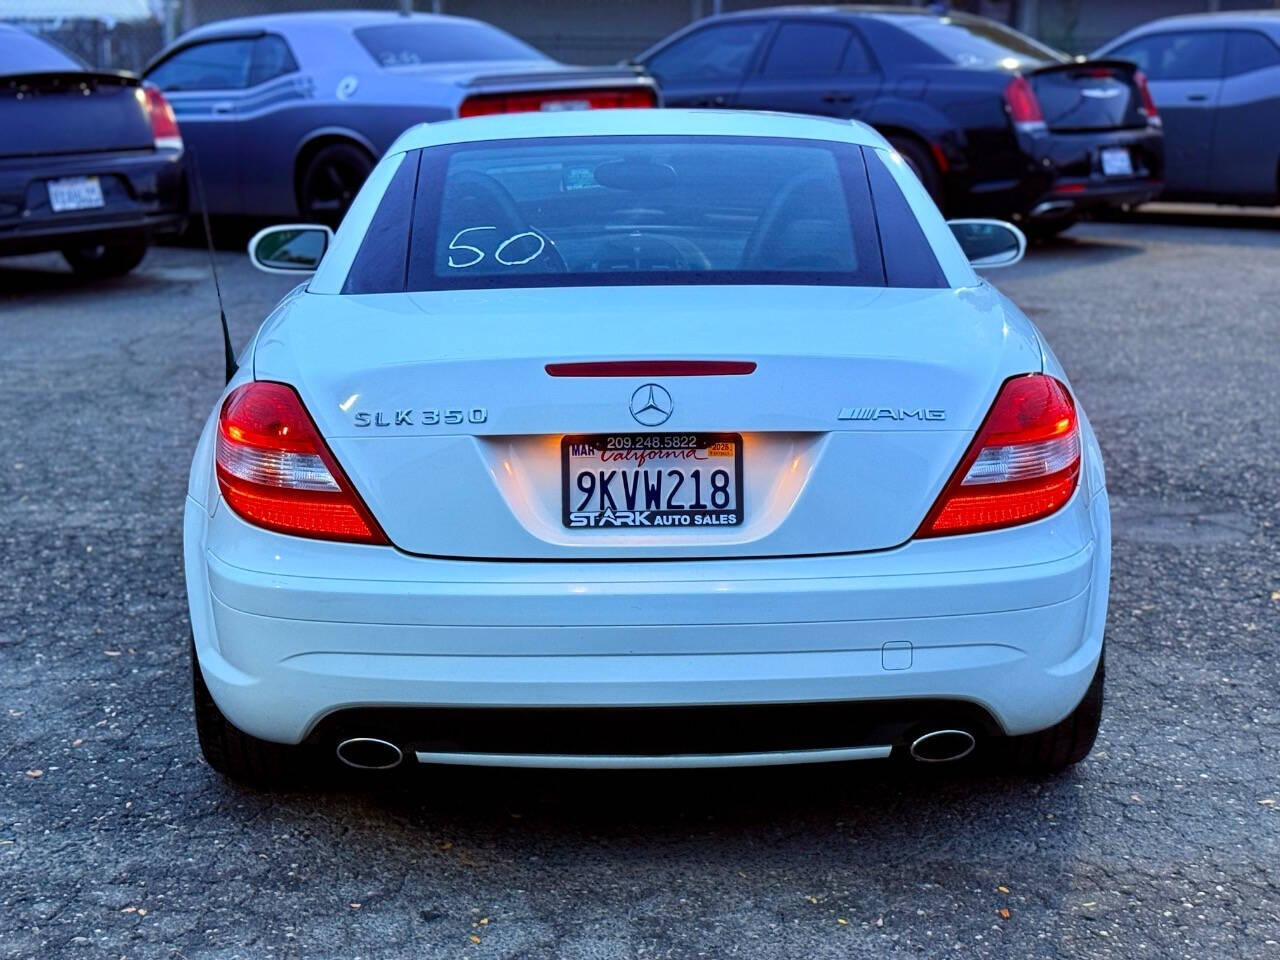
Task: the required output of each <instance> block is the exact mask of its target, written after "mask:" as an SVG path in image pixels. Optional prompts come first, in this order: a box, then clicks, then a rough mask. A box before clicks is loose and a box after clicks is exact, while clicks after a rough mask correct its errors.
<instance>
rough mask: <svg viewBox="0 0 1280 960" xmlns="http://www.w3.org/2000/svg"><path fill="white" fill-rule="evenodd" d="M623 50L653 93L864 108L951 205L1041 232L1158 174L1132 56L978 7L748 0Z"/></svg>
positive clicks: (701, 100) (1115, 201) (1131, 199)
mask: <svg viewBox="0 0 1280 960" xmlns="http://www.w3.org/2000/svg"><path fill="white" fill-rule="evenodd" d="M638 62H639V63H641V64H643V65H644V66H645V67H646V68H647V69H648V71H649V72H650V73H652V74H653V75H654V77H655V78H656V79H657V80H658V81H659V83H660V84H661V86H662V91H663V99H664V101H665V103H666V104H667V105H668V106H673V107H679V106H686V107H690V106H692V107H724V108H734V109H745V110H785V111H789V112H793V113H812V114H820V115H824V116H831V117H836V118H841V119H849V118H853V119H857V120H862V121H865V122H866V123H869V124H871V125H872V126H874V127H876V128H877V129H878V130H879V131H880V132H881V133H883V134H884V136H885V137H886V138H887V139H888V140H889V142H890V143H892V144H893V145H894V147H895V148H897V150H898V152H899V153H900V154H901V155H902V157H903V159H904V160H906V162H907V163H908V164H910V165H911V167H912V168H913V169H914V170H915V172H916V174H917V175H918V176H919V177H920V180H921V181H922V182H923V183H924V185H925V186H926V187H927V188H928V190H929V192H930V193H931V194H932V195H933V197H934V199H935V200H937V201H938V204H939V206H941V207H942V208H943V209H945V210H946V211H947V213H948V214H949V215H953V216H995V217H1003V218H1013V219H1016V220H1018V221H1020V222H1021V223H1022V225H1023V226H1024V227H1025V228H1026V229H1027V230H1028V232H1031V233H1033V234H1035V233H1038V234H1041V235H1045V234H1052V233H1056V232H1058V231H1060V230H1062V229H1065V228H1066V227H1068V226H1070V225H1071V224H1072V223H1074V222H1075V220H1076V218H1077V217H1078V216H1079V215H1080V214H1081V213H1084V212H1087V211H1088V210H1090V209H1092V208H1095V207H1099V206H1110V205H1117V206H1118V205H1126V204H1136V203H1141V202H1143V201H1145V200H1149V199H1151V198H1152V197H1153V196H1155V195H1156V194H1157V193H1158V192H1159V191H1160V189H1161V186H1162V183H1161V181H1162V178H1163V166H1164V149H1163V140H1162V135H1161V130H1160V120H1159V117H1158V116H1157V113H1156V109H1155V106H1154V104H1153V103H1152V101H1151V97H1150V95H1149V93H1148V92H1147V88H1146V83H1145V81H1144V80H1143V78H1142V75H1141V74H1140V73H1138V72H1137V71H1136V69H1135V68H1134V66H1133V65H1132V64H1130V63H1124V62H1119V61H1114V60H1093V61H1087V62H1085V61H1078V60H1073V59H1071V58H1070V57H1067V56H1066V55H1065V54H1062V53H1059V52H1058V51H1056V50H1053V49H1052V48H1050V47H1047V46H1044V45H1043V44H1041V43H1038V42H1037V41H1035V40H1033V39H1031V38H1030V37H1027V36H1024V35H1023V34H1020V33H1018V32H1017V31H1015V30H1011V29H1009V28H1008V27H1005V26H1003V25H1001V24H999V23H996V22H995V21H992V20H987V19H985V18H982V17H975V16H969V15H966V14H960V13H947V14H939V13H934V12H931V11H928V10H923V9H921V10H914V9H910V8H905V7H777V8H772V9H764V10H752V11H749V12H743V13H734V14H728V15H725V16H720V17H711V18H708V19H705V20H700V21H698V22H697V23H695V24H693V25H692V26H690V27H687V28H686V29H684V30H682V31H680V32H678V33H676V34H674V35H672V36H671V37H668V38H667V39H665V40H663V41H662V42H660V43H659V44H658V45H657V46H655V47H653V48H652V49H650V50H648V51H647V52H645V53H644V54H642V55H641V56H640V57H639V58H638Z"/></svg>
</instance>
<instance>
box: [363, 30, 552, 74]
mask: <svg viewBox="0 0 1280 960" xmlns="http://www.w3.org/2000/svg"><path fill="white" fill-rule="evenodd" d="M355 35H356V39H357V40H359V41H360V44H361V45H362V46H363V47H364V48H365V49H366V50H368V51H369V55H370V56H372V57H373V59H374V60H376V61H378V63H380V64H381V65H382V66H384V67H411V66H414V65H416V64H420V63H453V62H455V61H459V60H545V59H546V57H545V56H543V55H542V54H541V53H539V52H538V51H537V50H535V49H534V48H533V47H531V46H529V45H528V44H526V43H521V42H520V41H519V40H517V39H516V38H515V37H513V36H511V35H510V34H507V33H503V32H502V31H501V30H495V29H494V28H493V27H490V26H487V25H486V24H483V23H465V22H462V23H432V24H427V23H407V24H400V23H398V24H396V25H394V26H391V25H388V26H385V27H360V28H359V29H357V30H356V31H355Z"/></svg>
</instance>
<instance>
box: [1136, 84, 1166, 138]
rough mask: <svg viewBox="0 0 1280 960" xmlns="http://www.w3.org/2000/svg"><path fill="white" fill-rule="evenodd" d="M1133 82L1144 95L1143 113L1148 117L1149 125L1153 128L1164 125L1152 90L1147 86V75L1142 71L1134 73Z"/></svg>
mask: <svg viewBox="0 0 1280 960" xmlns="http://www.w3.org/2000/svg"><path fill="white" fill-rule="evenodd" d="M1133 82H1134V84H1135V85H1136V86H1137V88H1138V93H1139V94H1141V95H1142V108H1141V109H1142V112H1143V113H1145V114H1146V115H1147V123H1149V124H1151V125H1152V126H1153V127H1158V126H1161V125H1162V121H1161V120H1160V111H1159V110H1157V109H1156V102H1155V100H1154V99H1153V98H1152V96H1151V88H1150V87H1149V86H1147V75H1146V74H1145V73H1143V72H1142V71H1141V70H1135V71H1134V72H1133Z"/></svg>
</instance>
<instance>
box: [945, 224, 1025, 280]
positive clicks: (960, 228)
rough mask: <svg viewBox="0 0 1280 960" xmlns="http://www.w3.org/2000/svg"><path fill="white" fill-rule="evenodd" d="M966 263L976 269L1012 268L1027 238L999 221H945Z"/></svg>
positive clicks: (1014, 228) (1015, 228)
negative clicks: (966, 260) (967, 259)
mask: <svg viewBox="0 0 1280 960" xmlns="http://www.w3.org/2000/svg"><path fill="white" fill-rule="evenodd" d="M947 226H949V227H950V228H951V232H952V233H953V234H954V235H955V238H956V240H957V241H958V242H959V244H960V249H961V250H963V251H964V255H965V256H966V257H968V258H969V263H970V264H972V265H973V266H974V267H976V268H977V269H979V270H982V269H989V268H991V267H1012V266H1013V265H1014V264H1015V263H1017V262H1018V261H1019V260H1021V259H1022V256H1023V254H1025V253H1026V252H1027V237H1026V235H1025V234H1024V233H1023V232H1022V231H1021V230H1019V229H1018V228H1017V227H1015V226H1014V225H1013V224H1012V223H1005V222H1004V221H1003V220H948V221H947Z"/></svg>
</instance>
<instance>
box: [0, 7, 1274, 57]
mask: <svg viewBox="0 0 1280 960" xmlns="http://www.w3.org/2000/svg"><path fill="white" fill-rule="evenodd" d="M120 2H124V0H75V4H74V5H73V6H69V5H68V2H67V0H0V20H12V19H15V17H14V15H13V12H12V11H19V10H20V11H21V13H22V16H21V17H19V18H17V19H18V22H20V23H21V25H23V26H25V27H27V28H28V29H32V30H35V31H37V32H39V33H41V34H42V35H44V36H47V37H49V38H50V39H52V40H54V41H55V42H57V43H59V44H61V45H62V46H64V47H66V48H67V49H69V50H71V51H72V52H74V53H76V54H77V55H79V56H80V57H81V58H83V59H84V60H85V61H87V62H88V63H89V64H90V65H92V66H95V67H104V68H111V69H122V70H133V71H139V70H141V69H142V68H143V67H144V66H145V65H146V63H147V61H149V60H150V59H151V57H153V56H154V55H155V54H156V53H158V52H159V51H160V50H161V49H163V47H164V46H165V44H166V42H168V41H171V40H172V39H174V38H176V37H177V36H179V35H181V34H182V33H184V32H186V31H187V30H191V29H193V28H194V27H197V26H200V25H202V24H205V23H209V22H212V21H215V20H226V19H229V18H232V17H245V16H254V15H257V14H264V13H286V12H292V11H300V10H350V9H352V8H359V9H366V10H387V11H397V10H405V9H412V10H414V11H417V12H425V13H450V14H456V15H458V16H464V17H474V18H476V19H479V20H486V21H488V22H490V23H492V24H494V25H496V26H498V27H501V28H502V29H504V30H507V31H508V32H510V33H513V34H515V35H516V36H518V37H520V38H522V39H523V40H525V41H527V42H529V43H531V44H533V45H534V46H535V47H537V48H539V49H540V50H542V51H544V52H545V53H547V54H548V55H550V56H552V57H555V58H556V59H558V60H563V61H565V62H567V63H583V64H602V63H616V62H618V61H620V60H624V59H627V58H628V57H633V56H635V55H636V54H637V53H639V52H641V51H643V50H644V49H646V48H647V47H649V46H650V45H651V44H653V43H655V42H656V41H658V40H660V39H661V38H662V37H665V36H667V35H668V34H669V33H671V32H672V31H674V30H677V29H679V28H680V27H683V26H685V25H686V24H688V23H690V22H691V21H693V20H696V19H699V18H701V17H704V16H707V15H710V14H713V13H719V12H725V13H728V12H731V11H736V10H744V9H749V8H752V7H760V6H768V5H773V4H774V3H776V2H777V0H127V2H130V3H133V4H136V5H140V6H141V7H142V9H144V11H145V10H147V9H149V10H150V11H151V16H150V17H149V18H143V19H138V18H131V19H123V18H120V17H118V16H116V17H113V16H111V15H110V13H109V12H108V13H107V14H105V15H104V14H103V13H102V12H101V11H111V10H112V9H114V7H113V4H114V3H120ZM904 2H906V0H904ZM914 3H915V5H917V6H924V5H930V6H935V5H938V4H934V3H930V2H929V0H914ZM949 6H950V7H951V8H953V9H958V10H967V11H969V12H973V13H980V14H983V15H985V16H988V17H991V18H993V19H995V20H999V21H1001V22H1004V23H1008V24H1011V25H1014V26H1017V27H1019V28H1021V29H1023V30H1025V31H1027V32H1029V33H1033V34H1035V35H1036V36H1038V37H1040V38H1041V39H1042V40H1044V41H1046V42H1047V43H1049V44H1051V45H1053V46H1057V47H1060V48H1062V49H1065V50H1068V51H1069V52H1072V53H1087V52H1088V51H1090V50H1092V49H1094V48H1095V47H1096V46H1098V45H1099V44H1101V43H1102V42H1104V41H1105V40H1107V39H1109V38H1111V37H1113V36H1115V35H1116V34H1118V33H1120V32H1122V31H1123V30H1126V29H1128V28H1129V27H1131V26H1134V25H1136V24H1138V23H1142V22H1144V21H1146V20H1150V19H1153V18H1156V17H1162V16H1168V15H1171V14H1176V13H1193V12H1197V11H1205V10H1232V9H1241V8H1247V7H1254V8H1256V7H1263V6H1278V7H1280V0H1131V2H1125V3H1121V4H1118V3H1115V2H1114V0H952V2H951V3H950V4H949ZM42 7H43V8H44V9H53V8H55V7H57V8H58V9H59V10H61V11H62V13H61V15H60V16H46V17H42V16H40V15H39V14H40V11H41V9H42ZM7 10H8V11H10V12H8V13H7ZM68 10H73V11H79V10H83V11H84V15H83V16H79V15H75V16H68V15H67V11H68Z"/></svg>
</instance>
